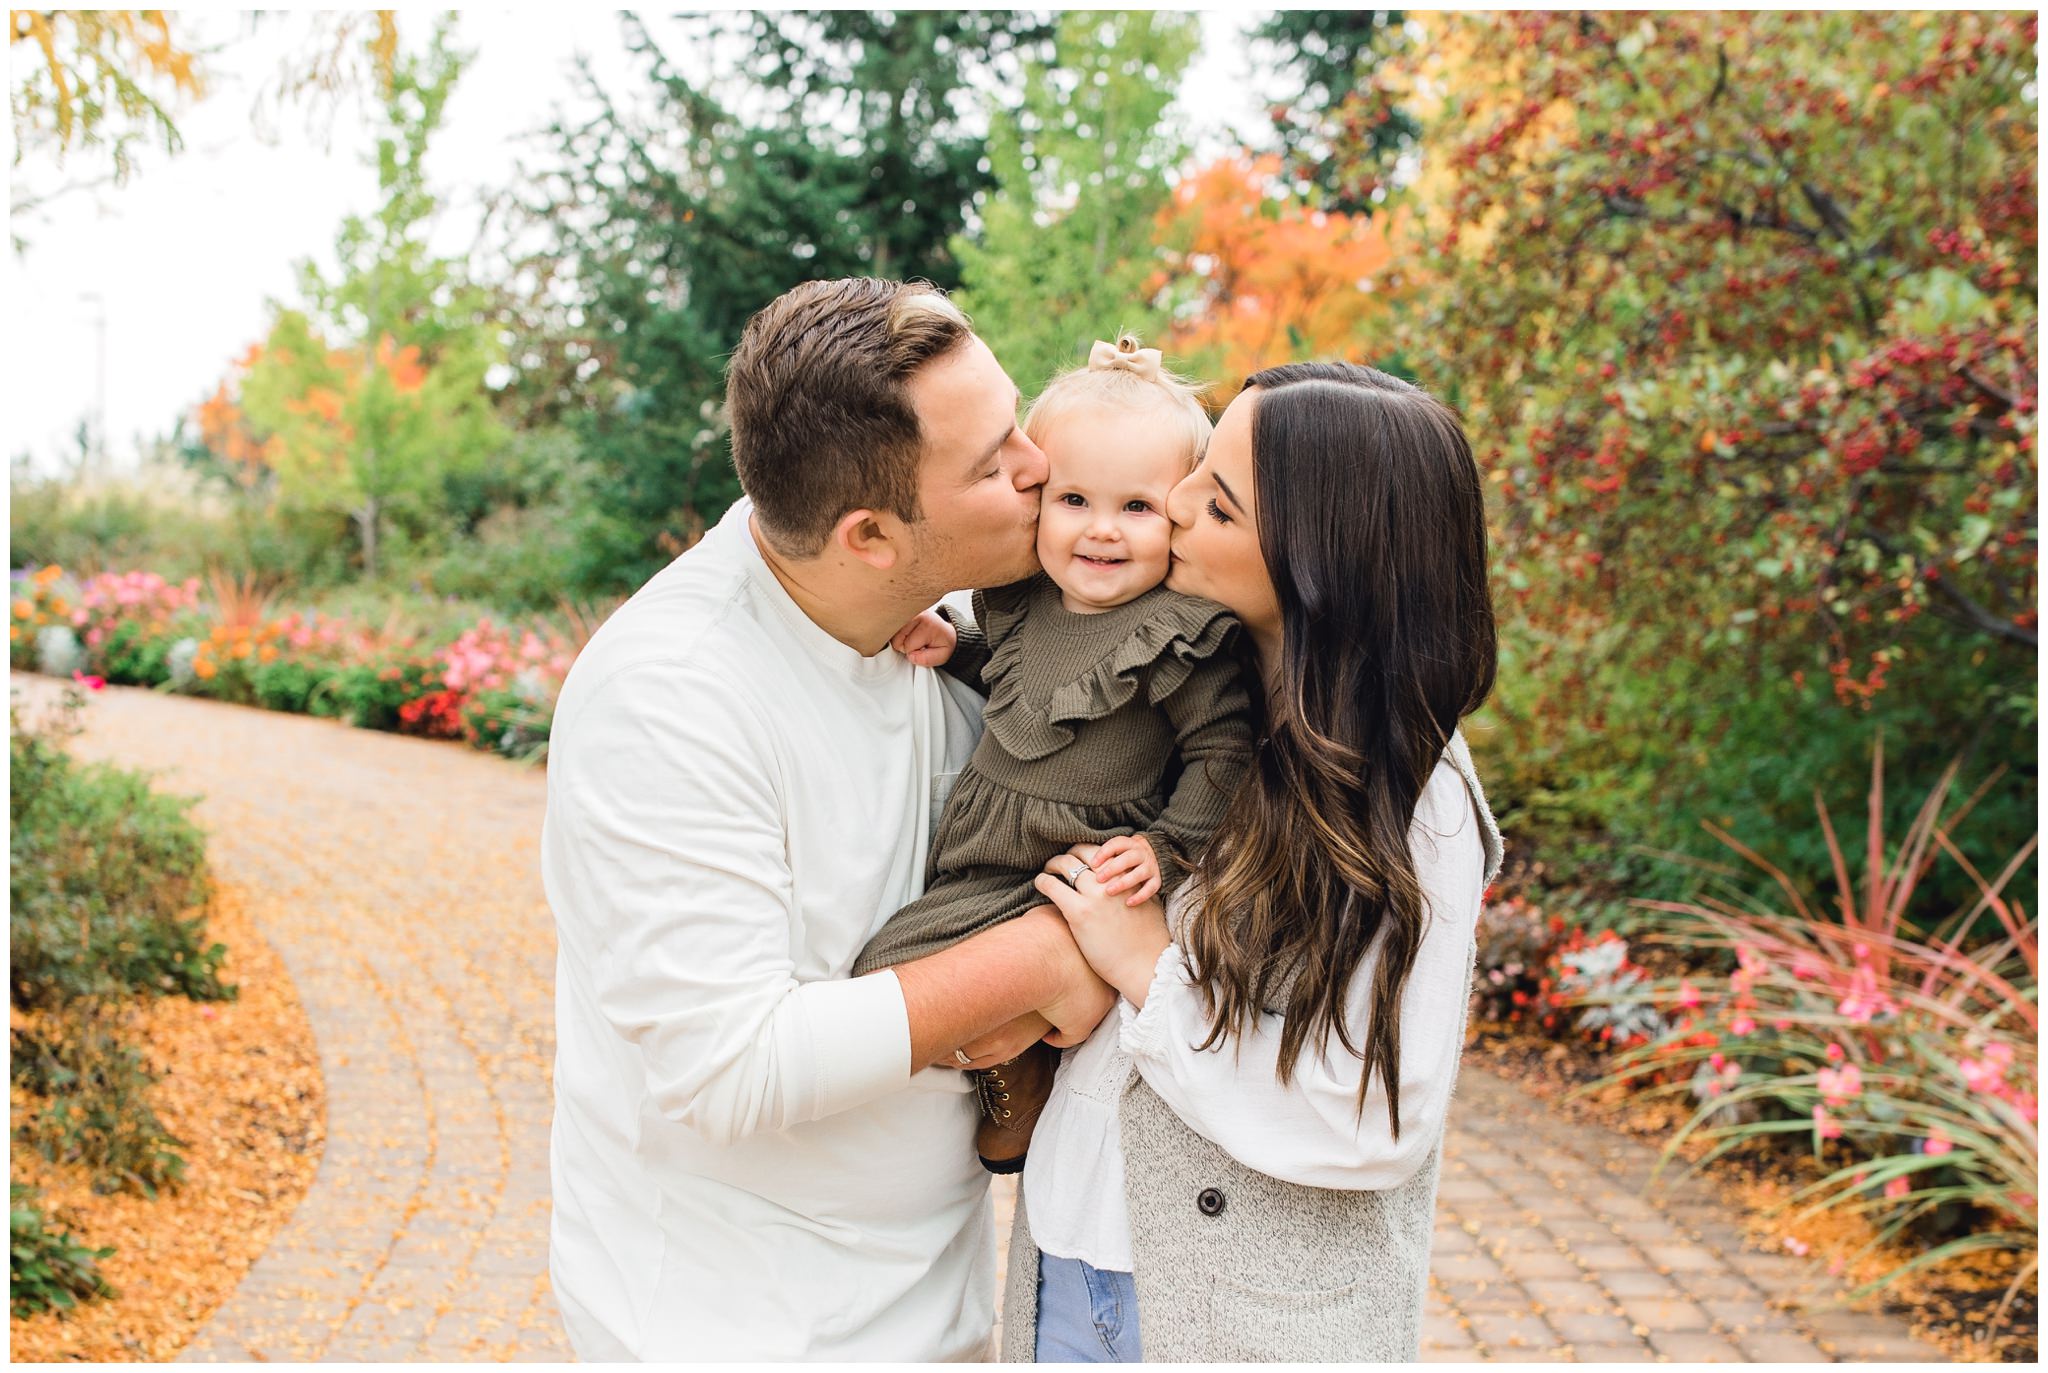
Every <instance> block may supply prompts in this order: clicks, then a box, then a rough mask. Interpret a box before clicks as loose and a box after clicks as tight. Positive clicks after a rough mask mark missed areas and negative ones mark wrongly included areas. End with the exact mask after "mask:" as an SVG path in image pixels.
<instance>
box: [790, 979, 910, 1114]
mask: <svg viewBox="0 0 2048 1373" xmlns="http://www.w3.org/2000/svg"><path fill="white" fill-rule="evenodd" d="M798 996H799V997H801V998H802V1001H803V1007H804V1020H805V1025H806V1028H807V1029H808V1030H809V1033H810V1041H811V1042H810V1050H811V1063H812V1072H813V1077H812V1082H813V1088H812V1090H813V1093H814V1096H813V1102H814V1105H815V1107H816V1109H815V1111H814V1112H812V1113H811V1115H810V1117H809V1118H810V1119H813V1120H817V1119H822V1118H824V1117H826V1116H830V1115H836V1114H838V1113H839V1112H841V1111H845V1110H850V1109H852V1108H853V1107H855V1106H861V1105H865V1104H866V1103H868V1102H870V1101H873V1100H875V1099H876V1098H878V1097H884V1096H887V1095H888V1094H889V1093H891V1092H894V1091H897V1090H899V1089H900V1088H901V1087H902V1086H903V1085H904V1084H905V1083H906V1082H908V1081H910V1012H909V1010H908V1009H906V1008H905V1006H904V1004H903V987H902V984H901V983H899V982H898V981H897V980H896V973H895V970H894V969H884V970H883V971H881V972H878V973H872V974H870V975H869V976H866V977H847V978H835V979H833V980H831V981H827V982H808V983H805V984H804V986H803V988H802V990H801V991H800V992H798Z"/></svg>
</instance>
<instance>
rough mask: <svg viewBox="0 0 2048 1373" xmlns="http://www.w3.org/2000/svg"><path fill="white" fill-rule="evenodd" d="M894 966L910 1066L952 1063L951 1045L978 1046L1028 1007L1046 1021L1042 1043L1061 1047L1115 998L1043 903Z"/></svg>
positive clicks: (1089, 1027) (1082, 1034) (1084, 1031)
mask: <svg viewBox="0 0 2048 1373" xmlns="http://www.w3.org/2000/svg"><path fill="white" fill-rule="evenodd" d="M1111 899H1114V898H1111ZM894 972H895V975H896V981H897V983H898V984H899V985H900V986H901V987H902V989H903V1008H904V1012H905V1014H906V1015H907V1016H908V1018H909V1021H910V1062H909V1068H910V1071H911V1072H913V1073H914V1072H916V1071H918V1070H919V1069H920V1068H923V1067H925V1066H926V1065H928V1064H938V1063H945V1062H947V1061H948V1060H951V1061H952V1063H953V1066H954V1067H959V1066H960V1063H959V1060H958V1059H955V1058H954V1057H953V1051H954V1050H955V1048H957V1047H958V1046H960V1045H963V1044H974V1045H976V1046H977V1047H979V1046H980V1041H982V1040H986V1039H989V1038H991V1037H992V1036H995V1035H998V1034H1001V1033H1003V1032H1004V1029H1005V1027H1010V1028H1011V1029H1015V1028H1017V1022H1018V1021H1019V1020H1020V1019H1021V1018H1023V1017H1025V1016H1026V1015H1027V1014H1028V1013H1029V1012H1031V1011H1033V1010H1036V1011H1037V1012H1038V1013H1039V1014H1040V1015H1041V1016H1043V1017H1044V1019H1045V1020H1046V1022H1047V1023H1048V1024H1050V1025H1051V1026H1052V1029H1053V1033H1051V1034H1049V1035H1045V1041H1046V1043H1048V1044H1051V1045H1054V1046H1056V1047H1058V1048H1062V1049H1064V1048H1068V1047H1070V1046H1072V1045H1075V1044H1079V1043H1080V1042H1081V1041H1082V1040H1084V1039H1086V1038H1088V1036H1089V1034H1090V1033H1092V1032H1093V1031H1094V1029H1095V1027H1096V1026H1097V1025H1098V1024H1100V1023H1101V1021H1102V1018H1103V1017H1104V1016H1106V1015H1108V1014H1109V1011H1110V1008H1111V1007H1113V1006H1115V1005H1116V992H1115V991H1113V990H1112V989H1111V988H1110V987H1109V985H1108V984H1107V983H1105V982H1104V981H1103V980H1102V979H1101V978H1100V977H1098V976H1096V974H1095V970H1094V969H1092V968H1090V967H1089V966H1088V960H1087V959H1086V958H1084V957H1083V956H1082V954H1081V948H1080V946H1079V945H1078V944H1076V943H1075V942H1074V934H1073V931H1071V930H1069V929H1068V928H1067V922H1066V921H1065V920H1063V919H1062V918H1061V917H1060V913H1059V912H1058V911H1056V910H1054V909H1053V908H1052V907H1051V906H1034V907H1032V908H1031V909H1030V910H1028V911H1026V912H1024V914H1022V915H1020V916H1018V917H1017V918H1016V919H1015V920H1006V921H1004V922H1003V923H1002V924H1000V925H997V926H994V927H993V928H991V929H986V930H983V931H982V932H981V933H980V934H977V935H975V936H973V937H972V938H969V939H963V940H961V941H960V942H959V943H958V944H955V945H954V946H953V947H951V948H949V949H942V950H940V951H939V952H938V953H935V954H929V955H927V956H926V957H924V958H919V959H915V960H913V961H911V962H909V963H903V964H899V965H897V967H896V968H895V969H894ZM1015 1056H1016V1054H1015V1052H1014V1051H1013V1052H1011V1053H1008V1054H1005V1055H1004V1056H1003V1058H999V1059H996V1060H994V1061H995V1062H998V1063H1000V1062H1003V1061H1004V1059H1008V1058H1014V1057H1015ZM969 1057H970V1058H972V1057H974V1055H969Z"/></svg>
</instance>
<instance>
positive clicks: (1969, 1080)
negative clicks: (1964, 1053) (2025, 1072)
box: [1956, 1056, 2005, 1094]
mask: <svg viewBox="0 0 2048 1373" xmlns="http://www.w3.org/2000/svg"><path fill="white" fill-rule="evenodd" d="M1956 1067H1957V1068H1958V1069H1960V1070H1961V1072H1962V1075H1963V1085H1964V1086H1965V1087H1968V1088H1969V1089H1970V1090H1971V1091H1973V1092H1990V1093H1993V1094H1995V1093H1997V1091H1998V1089H1999V1088H2001V1087H2003V1086H2004V1085H2005V1066H2004V1065H2003V1064H2000V1063H1994V1062H1992V1061H1991V1060H1990V1058H1989V1056H1986V1057H1985V1058H1966V1059H1964V1060H1963V1061H1962V1062H1961V1063H1958V1064H1957V1065H1956Z"/></svg>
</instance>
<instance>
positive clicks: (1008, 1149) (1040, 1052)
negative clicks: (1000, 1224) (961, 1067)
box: [974, 1042, 1060, 1173]
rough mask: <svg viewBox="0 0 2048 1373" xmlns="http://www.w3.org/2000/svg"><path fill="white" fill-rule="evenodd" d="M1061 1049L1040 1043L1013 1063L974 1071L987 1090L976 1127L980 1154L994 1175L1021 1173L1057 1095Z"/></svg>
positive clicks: (979, 1084)
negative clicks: (1055, 1084) (1055, 1078)
mask: <svg viewBox="0 0 2048 1373" xmlns="http://www.w3.org/2000/svg"><path fill="white" fill-rule="evenodd" d="M1059 1066H1060V1051H1059V1050H1058V1049H1055V1048H1053V1047H1052V1045H1050V1044H1046V1043H1043V1042H1041V1043H1037V1044H1034V1045H1032V1046H1031V1047H1030V1048H1028V1049H1026V1050H1025V1051H1024V1052H1023V1053H1021V1054H1018V1055H1017V1056H1016V1057H1015V1058H1013V1059H1011V1060H1010V1061H1009V1062H1008V1063H998V1064H997V1065H996V1066H995V1067H993V1068H984V1069H982V1070H981V1071H979V1072H977V1073H975V1074H974V1079H975V1089H976V1090H977V1091H978V1092H980V1094H981V1124H979V1125H977V1126H976V1127H975V1129H974V1152H975V1153H977V1154H979V1155H980V1156H981V1166H982V1167H984V1168H986V1169H988V1170H989V1171H990V1172H991V1173H1021V1172H1023V1171H1024V1154H1025V1152H1026V1151H1027V1150H1029V1149H1030V1148H1031V1130H1032V1127H1033V1126H1035V1125H1037V1124H1038V1113H1039V1112H1041V1111H1043V1110H1044V1109H1045V1103H1046V1101H1047V1100H1048V1099H1049V1098H1050V1097H1051V1096H1052V1075H1053V1073H1054V1071H1055V1070H1057V1069H1058V1068H1059Z"/></svg>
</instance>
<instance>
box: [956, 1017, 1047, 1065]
mask: <svg viewBox="0 0 2048 1373" xmlns="http://www.w3.org/2000/svg"><path fill="white" fill-rule="evenodd" d="M1052 1033H1053V1027H1052V1022H1051V1021H1050V1020H1047V1019H1046V1018H1045V1017H1044V1016H1042V1015H1040V1014H1039V1013H1038V1012H1036V1011H1026V1012H1025V1013H1024V1014H1023V1015H1020V1016H1018V1017H1017V1018H1016V1019H1015V1020H1013V1021H1011V1022H1010V1023H1009V1024H1007V1025H1005V1026H1003V1028H1002V1029H1000V1030H993V1031H991V1032H989V1033H988V1034H985V1035H983V1036H982V1037H981V1038H980V1039H977V1040H975V1041H973V1042H972V1043H969V1044H962V1045H961V1046H960V1052H961V1053H963V1054H966V1055H967V1062H965V1063H962V1062H961V1061H960V1060H959V1059H957V1058H948V1059H946V1060H945V1062H943V1063H934V1064H933V1065H932V1066H933V1067H934V1068H962V1069H965V1068H993V1067H995V1066H996V1064H998V1063H1008V1062H1009V1061H1010V1060H1011V1059H1013V1058H1015V1057H1016V1056H1017V1055H1018V1054H1021V1053H1023V1052H1024V1051H1025V1050H1026V1049H1028V1048H1030V1047H1031V1046H1032V1045H1034V1044H1036V1043H1037V1042H1038V1041H1039V1040H1041V1039H1044V1038H1045V1037H1046V1036H1047V1035H1049V1034H1052Z"/></svg>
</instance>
